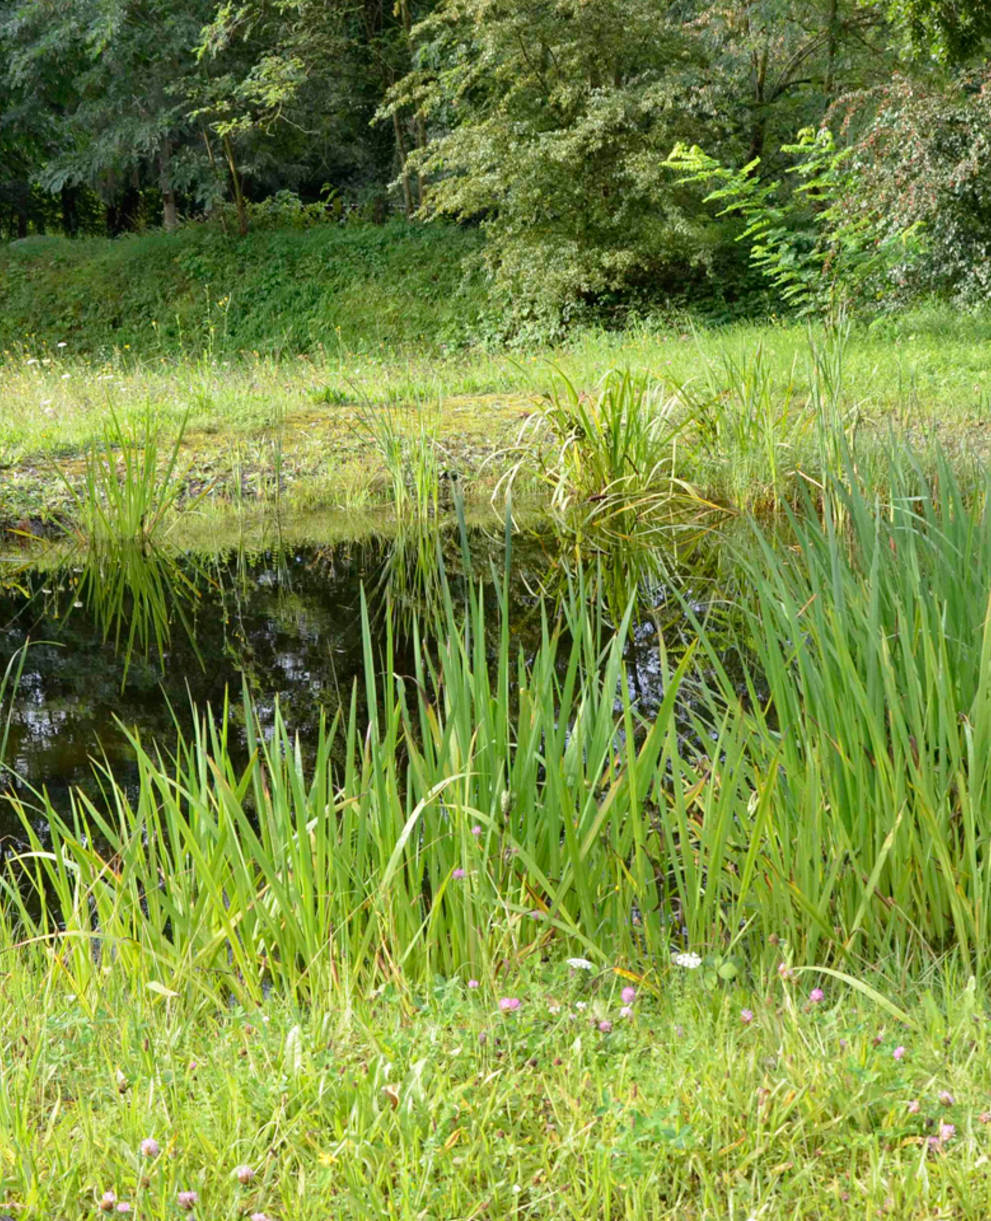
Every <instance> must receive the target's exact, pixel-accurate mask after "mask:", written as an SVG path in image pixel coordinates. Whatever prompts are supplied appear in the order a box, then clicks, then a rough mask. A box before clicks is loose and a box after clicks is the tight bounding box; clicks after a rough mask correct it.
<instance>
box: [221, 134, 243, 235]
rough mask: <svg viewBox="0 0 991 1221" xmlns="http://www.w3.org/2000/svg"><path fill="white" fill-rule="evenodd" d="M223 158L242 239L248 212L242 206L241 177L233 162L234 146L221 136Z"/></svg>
mask: <svg viewBox="0 0 991 1221" xmlns="http://www.w3.org/2000/svg"><path fill="white" fill-rule="evenodd" d="M221 142H222V144H223V146H224V156H225V157H226V158H227V166H228V169H229V170H230V172H231V185H232V186H233V188H234V206H235V207H236V208H237V231H238V233H240V235H241V236H242V237H244V235H245V234H246V233H247V232H248V210H247V208H246V207H245V206H244V192H243V191H242V190H241V176H240V174H238V172H237V162H236V161H235V160H234V146H233V145H232V144H231V138H230V136H226V135H225V136H222V137H221Z"/></svg>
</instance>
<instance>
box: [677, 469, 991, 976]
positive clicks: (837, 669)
mask: <svg viewBox="0 0 991 1221" xmlns="http://www.w3.org/2000/svg"><path fill="white" fill-rule="evenodd" d="M887 476H888V479H887V482H888V483H889V484H890V487H891V488H892V492H891V495H890V499H885V500H881V499H880V498H878V497H875V496H874V495H873V494H872V493H871V491H870V489H869V488H866V487H865V486H864V485H863V483H862V482H861V481H859V480H858V478H857V476H856V475H855V474H851V476H850V479H849V481H848V482H847V483H846V484H845V485H841V484H839V483H837V482H834V483H833V484H832V486H831V488H830V492H831V495H830V497H829V498H827V500H826V502H825V508H824V516H823V517H822V518H821V519H820V518H818V517H817V516H815V514H813V513H812V512H811V507H810V506H809V511H807V512H806V513H804V514H803V515H802V516H801V517H800V518H795V519H793V528H794V536H795V545H794V548H793V549H788V548H785V549H783V548H781V547H780V546H776V545H774V544H773V543H772V542H771V541H770V539H769V538H768V536H767V535H766V534H764V533H762V532H759V531H758V532H756V533H755V536H754V538H753V550H752V552H751V553H750V554H749V556H747V557H745V559H744V572H745V578H744V579H745V581H746V582H747V583H749V585H750V586H751V588H752V589H753V591H754V594H753V602H752V607H751V611H750V614H749V615H748V617H747V621H746V626H745V629H744V632H745V634H744V637H743V639H742V640H741V647H743V648H746V649H747V650H748V651H749V652H750V654H751V656H752V658H753V661H752V664H751V671H750V673H751V677H750V679H749V684H748V685H749V690H748V693H747V697H746V699H745V700H744V701H743V702H742V703H741V701H740V697H739V694H738V692H737V690H736V687H735V684H734V681H733V680H732V678H731V677H730V675H729V674H728V673H727V672H726V670H725V669H724V668H723V667H722V665H721V662H720V658H719V657H718V656H716V654H715V653H714V652H712V651H711V650H710V656H709V660H710V662H711V663H712V667H713V673H714V674H715V675H718V676H719V682H720V686H721V689H722V708H723V713H722V715H723V718H724V719H723V722H722V733H721V738H720V742H719V745H718V750H719V752H720V753H721V754H722V755H723V758H722V761H721V762H720V763H719V764H718V766H714V775H713V781H712V783H710V784H709V785H708V786H707V790H706V792H705V793H704V794H703V795H702V798H703V800H702V803H701V806H700V818H699V826H700V833H699V839H698V847H699V854H700V859H702V860H703V861H704V862H705V869H706V877H707V884H708V887H709V889H713V882H714V880H715V879H716V877H717V876H719V877H720V879H721V881H720V886H719V889H720V890H726V891H728V892H729V893H731V894H735V895H736V896H737V901H738V903H742V905H743V907H744V908H745V909H746V911H745V915H746V918H747V919H751V920H753V921H754V922H755V924H756V925H758V926H761V927H762V928H763V930H764V931H765V932H766V933H774V934H776V935H778V936H780V937H781V938H782V939H783V940H786V941H788V942H789V943H790V945H791V946H792V948H793V950H794V952H795V953H796V954H797V955H799V956H800V957H802V958H804V959H811V960H823V959H836V960H839V961H843V962H848V963H857V962H860V961H863V960H867V961H870V962H872V963H879V962H882V961H885V960H887V961H888V962H901V963H903V964H904V963H908V962H909V961H912V960H915V961H917V962H918V961H919V960H924V959H927V958H930V957H931V956H933V955H937V956H938V955H945V954H951V955H953V956H955V957H956V958H958V960H960V962H961V963H962V965H964V966H965V967H966V969H968V970H970V969H973V970H975V971H977V972H978V973H983V972H984V971H985V970H986V966H987V957H988V952H989V934H991V920H989V912H991V909H989V900H991V863H989V860H988V854H987V850H986V828H985V822H986V818H987V811H988V809H989V798H991V755H989V749H988V748H989V745H991V702H989V693H991V622H989V616H988V609H989V589H991V520H989V518H988V515H987V512H986V506H987V498H988V476H987V474H985V477H984V486H983V489H982V492H981V494H980V495H979V496H977V497H976V498H975V499H971V500H966V499H965V498H964V496H963V494H962V491H961V486H960V483H959V482H958V480H957V478H956V476H955V474H954V472H953V471H952V469H951V468H950V466H949V464H948V462H947V461H946V460H945V459H944V460H943V461H942V462H941V463H940V465H939V466H938V469H937V473H936V477H935V478H934V479H930V478H927V477H926V476H925V475H924V474H923V472H922V471H921V470H920V469H919V468H918V467H916V466H914V465H913V464H912V463H911V462H910V461H907V460H904V459H892V461H891V464H890V467H889V470H888V472H887ZM730 775H732V776H734V777H741V776H742V781H741V783H742V784H743V785H744V786H745V787H746V788H747V789H749V790H750V794H751V795H750V799H749V805H748V807H747V817H746V818H745V819H743V820H741V819H740V818H739V815H740V811H739V810H738V809H737V810H734V809H732V808H729V807H727V804H726V802H725V800H724V792H723V789H724V787H725V785H726V781H727V777H728V776H730ZM717 827H718V828H722V829H724V830H725V832H726V834H727V836H728V837H729V838H731V839H732V840H734V841H735V842H736V845H737V846H736V851H735V853H734V861H733V863H732V865H731V866H729V869H730V876H727V873H726V869H725V868H723V859H724V855H723V854H724V849H723V847H722V844H721V843H717V842H714V840H713V837H714V836H716V831H715V828H717ZM717 838H718V837H717ZM741 862H746V872H743V871H741ZM751 862H752V864H751ZM745 880H746V881H747V887H746V888H744V885H743V883H744V881H745ZM705 923H706V922H705V920H703V921H702V924H701V925H700V924H693V928H694V930H695V932H696V933H697V935H699V936H705V935H706V933H705ZM710 935H711V933H710Z"/></svg>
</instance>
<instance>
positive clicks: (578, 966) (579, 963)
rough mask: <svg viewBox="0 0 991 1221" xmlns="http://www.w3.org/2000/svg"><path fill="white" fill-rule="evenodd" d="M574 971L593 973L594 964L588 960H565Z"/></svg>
mask: <svg viewBox="0 0 991 1221" xmlns="http://www.w3.org/2000/svg"><path fill="white" fill-rule="evenodd" d="M565 961H566V962H567V964H568V966H569V967H571V969H572V970H573V971H591V970H592V963H590V962H589V960H588V959H587V958H568V959H566V960H565Z"/></svg>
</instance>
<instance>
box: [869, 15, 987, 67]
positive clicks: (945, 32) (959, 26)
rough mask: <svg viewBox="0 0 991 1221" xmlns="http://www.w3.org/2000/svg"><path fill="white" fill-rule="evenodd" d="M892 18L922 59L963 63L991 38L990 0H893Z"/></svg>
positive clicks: (890, 16) (952, 63)
mask: <svg viewBox="0 0 991 1221" xmlns="http://www.w3.org/2000/svg"><path fill="white" fill-rule="evenodd" d="M888 18H889V20H890V21H891V22H892V24H893V25H894V26H895V28H896V29H899V30H901V32H902V34H903V36H904V37H905V38H906V40H907V41H908V44H909V46H910V48H911V49H912V51H913V52H914V54H915V55H916V56H918V57H924V58H931V59H935V60H936V61H937V62H939V63H942V64H947V65H955V64H962V63H964V62H965V61H966V60H968V59H969V58H970V57H971V56H974V55H976V54H978V53H979V52H980V51H981V49H982V47H983V45H984V44H985V43H986V42H987V41H988V40H989V39H991V5H989V4H988V3H987V0H891V2H890V4H889V5H888Z"/></svg>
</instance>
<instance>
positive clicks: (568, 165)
mask: <svg viewBox="0 0 991 1221" xmlns="http://www.w3.org/2000/svg"><path fill="white" fill-rule="evenodd" d="M413 37H414V42H415V46H416V63H415V67H414V70H413V71H412V72H411V73H410V74H409V75H408V76H407V77H406V78H405V79H404V81H402V82H401V83H400V85H399V86H397V88H396V89H394V90H393V91H392V92H391V94H390V97H389V102H388V104H387V106H386V107H384V108H383V110H382V112H381V117H382V118H383V119H389V118H391V117H392V116H394V115H395V114H396V113H397V112H401V113H408V112H412V113H413V114H414V115H415V116H416V118H417V119H418V120H419V121H420V122H422V123H423V125H424V127H425V128H427V129H428V131H429V135H430V140H429V143H427V144H426V146H425V147H420V148H417V149H414V150H412V151H411V153H410V155H409V158H408V165H409V166H410V169H411V170H412V171H413V172H414V173H415V174H417V175H418V176H419V177H421V178H422V179H424V180H425V181H426V182H427V184H428V186H427V189H426V190H425V193H424V199H423V204H422V206H421V208H420V211H419V214H420V215H421V216H424V217H435V216H448V217H454V218H456V219H458V220H461V221H466V222H480V223H481V224H482V225H483V226H484V227H485V230H486V233H487V236H488V239H489V240H488V255H487V262H488V269H489V272H490V274H491V275H492V277H493V281H494V285H495V288H496V290H497V292H498V293H500V294H501V296H502V299H503V301H504V302H505V304H506V306H507V308H508V310H509V311H510V314H511V316H512V325H514V326H515V327H517V328H519V327H523V328H524V329H525V328H526V327H527V326H529V325H531V324H535V325H537V326H539V327H541V328H542V329H546V328H547V327H548V326H551V327H553V326H554V325H557V324H561V323H563V322H565V321H566V320H567V319H568V317H569V316H571V315H573V314H574V313H575V311H576V310H580V309H581V308H582V306H583V304H585V303H588V302H591V301H596V300H598V301H602V300H603V299H604V298H607V297H609V296H610V295H619V294H623V293H627V292H629V291H631V290H636V289H637V288H638V287H642V286H651V287H653V286H655V285H656V284H657V282H658V281H665V280H666V281H667V282H668V283H671V284H673V283H674V282H675V281H676V280H679V279H681V278H683V274H684V269H685V267H686V264H687V263H688V262H690V260H691V259H692V258H693V257H695V258H698V259H699V260H701V259H702V258H703V257H704V250H703V246H704V243H702V242H701V241H700V240H699V238H698V235H697V234H695V233H694V226H693V224H692V221H691V219H690V216H689V213H688V211H687V210H686V208H685V192H683V191H679V190H678V189H676V188H675V187H674V186H673V183H672V181H671V179H670V178H669V177H667V176H666V175H665V174H664V172H663V170H662V169H661V166H660V163H661V161H662V160H663V157H664V155H665V153H666V152H667V150H668V149H669V148H670V147H671V145H672V144H673V143H674V141H675V140H676V139H678V138H679V137H680V136H681V135H683V134H686V133H688V132H690V131H691V130H693V129H697V127H698V125H699V124H700V123H702V122H705V121H708V122H709V123H710V124H711V125H712V128H713V129H714V130H715V131H716V132H717V133H718V129H719V126H720V120H719V117H718V116H716V115H713V114H712V113H711V112H710V111H709V109H708V104H707V100H706V97H705V89H704V86H703V83H702V79H703V76H704V68H705V64H704V62H703V59H702V55H701V49H700V44H699V42H698V40H697V39H696V38H694V37H693V35H692V32H691V31H690V30H689V29H687V28H686V27H685V24H684V22H683V21H682V20H681V19H680V18H679V17H677V16H675V15H673V10H672V9H671V8H670V6H669V5H668V4H667V3H664V2H663V0H526V2H525V3H519V2H518V0H442V3H441V4H440V6H439V7H438V9H437V11H436V12H435V13H434V14H432V15H431V16H430V17H428V18H427V19H426V20H424V21H422V22H421V23H420V24H419V25H418V26H417V27H416V28H415V29H414V31H413ZM716 138H717V139H718V134H717V137H716Z"/></svg>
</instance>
